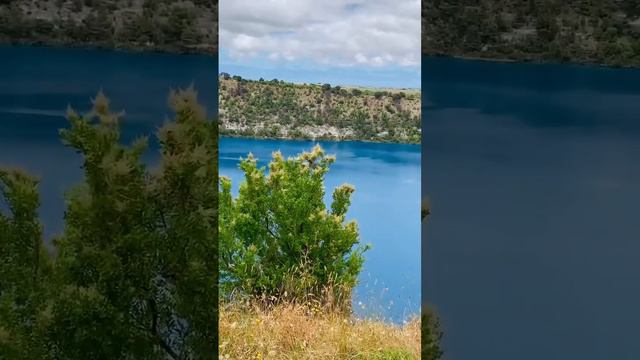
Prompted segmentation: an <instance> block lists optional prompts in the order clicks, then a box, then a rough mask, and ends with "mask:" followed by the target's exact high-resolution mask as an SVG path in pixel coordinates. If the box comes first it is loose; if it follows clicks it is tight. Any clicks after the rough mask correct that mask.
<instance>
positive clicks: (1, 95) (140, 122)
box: [0, 46, 218, 239]
mask: <svg viewBox="0 0 640 360" xmlns="http://www.w3.org/2000/svg"><path fill="white" fill-rule="evenodd" d="M217 72H218V69H217V58H216V57H214V56H201V55H200V56H198V55H171V54H158V53H127V52H113V51H101V50H83V49H66V48H45V47H11V46H0V164H2V165H9V166H14V167H19V168H23V169H25V170H27V171H29V172H30V173H31V174H34V175H37V176H39V177H40V178H41V183H40V190H41V191H40V192H41V203H42V204H41V208H40V210H41V211H40V213H41V218H42V220H43V223H44V233H45V236H46V237H47V239H50V238H51V237H52V236H55V235H56V234H59V233H60V232H61V231H62V219H63V214H64V198H63V196H64V192H65V191H67V190H69V188H70V187H71V186H73V185H74V184H76V183H78V182H79V181H81V179H82V171H81V169H80V165H81V159H80V156H79V155H77V154H76V153H75V152H74V151H73V150H72V149H69V148H66V147H65V146H64V145H63V144H62V142H61V141H60V139H59V137H58V130H59V129H61V128H65V127H67V125H68V122H67V120H66V118H65V114H66V109H67V106H68V105H71V106H72V107H73V108H74V109H76V110H77V111H79V112H86V111H88V110H89V109H90V108H91V99H92V98H93V97H95V95H96V93H97V92H98V91H99V90H100V89H102V90H103V91H104V93H105V94H106V95H107V96H108V97H109V98H110V100H111V108H112V110H113V111H121V110H125V112H126V115H125V117H124V120H123V121H122V138H123V141H126V142H130V141H132V140H133V139H135V138H136V137H138V136H145V135H149V136H150V140H151V144H150V145H151V146H150V149H149V151H147V161H148V162H149V163H153V161H154V159H156V158H157V154H158V153H157V145H156V144H154V143H153V139H154V136H153V134H154V132H155V131H156V129H157V128H158V127H159V126H161V125H162V123H163V122H164V121H165V119H167V118H169V117H172V116H173V114H172V113H171V109H170V108H169V106H168V97H169V93H170V91H171V89H177V88H186V87H188V86H189V85H190V84H193V85H194V87H195V88H196V89H197V90H198V92H199V99H200V101H201V103H202V104H203V105H205V107H206V108H207V109H208V110H209V113H210V114H212V115H215V112H216V111H217V104H218V103H217Z"/></svg>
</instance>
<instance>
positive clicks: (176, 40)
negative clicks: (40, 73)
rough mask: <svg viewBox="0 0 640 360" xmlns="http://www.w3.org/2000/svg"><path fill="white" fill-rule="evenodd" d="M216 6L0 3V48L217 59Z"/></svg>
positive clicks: (123, 0) (164, 0) (160, 0)
mask: <svg viewBox="0 0 640 360" xmlns="http://www.w3.org/2000/svg"><path fill="white" fill-rule="evenodd" d="M217 22H218V2H217V1H214V0H192V1H174V0H0V42H4V43H17V44H46V45H66V46H69V45H71V46H97V47H105V48H126V49H134V50H160V51H170V52H197V53H215V51H216V50H217V44H218V24H217Z"/></svg>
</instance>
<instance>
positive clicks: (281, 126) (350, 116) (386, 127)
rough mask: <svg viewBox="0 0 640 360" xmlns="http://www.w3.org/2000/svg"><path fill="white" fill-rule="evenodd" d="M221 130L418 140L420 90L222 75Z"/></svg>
mask: <svg viewBox="0 0 640 360" xmlns="http://www.w3.org/2000/svg"><path fill="white" fill-rule="evenodd" d="M219 89H220V91H219V103H220V125H221V129H220V130H221V133H222V134H224V135H231V136H247V137H265V138H296V139H310V138H314V139H330V140H331V139H334V140H345V139H350V140H366V141H379V142H403V143H419V142H420V138H421V136H420V134H421V116H420V93H419V92H417V91H413V92H410V91H403V90H395V91H392V90H376V89H365V88H353V89H348V88H344V87H340V86H331V85H330V84H322V85H316V84H304V85H303V84H293V83H287V82H284V81H282V80H278V79H273V80H270V81H265V80H264V79H263V80H262V81H261V80H258V81H254V80H248V79H243V78H242V77H241V76H239V75H234V76H232V75H230V74H228V73H221V74H220V88H219Z"/></svg>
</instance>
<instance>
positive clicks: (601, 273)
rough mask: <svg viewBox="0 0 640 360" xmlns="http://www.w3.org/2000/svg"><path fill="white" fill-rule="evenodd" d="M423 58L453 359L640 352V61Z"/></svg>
mask: <svg viewBox="0 0 640 360" xmlns="http://www.w3.org/2000/svg"><path fill="white" fill-rule="evenodd" d="M422 66H423V68H422V74H423V91H424V93H423V96H424V99H423V100H424V101H423V114H424V115H423V119H425V120H424V124H423V129H424V130H423V131H424V138H423V160H424V161H423V167H422V178H423V184H422V193H423V194H426V195H428V196H429V197H430V198H431V202H432V216H431V218H430V220H429V222H428V223H427V224H423V228H422V230H423V236H424V243H423V244H424V245H423V278H422V279H423V282H424V283H423V299H424V300H425V302H427V303H430V304H432V305H433V306H434V307H435V309H436V310H437V312H438V314H439V316H440V318H441V322H442V325H443V330H444V332H445V335H444V339H443V341H444V344H443V345H444V348H445V349H444V350H445V353H446V355H445V359H449V360H465V359H492V360H513V359H518V360H529V359H531V360H540V359H545V360H566V359H581V360H591V359H592V360H602V359H616V360H631V359H638V356H640V342H639V341H638V340H637V336H636V335H637V333H638V332H637V326H638V324H639V323H640V311H638V309H637V306H638V304H640V261H638V258H639V254H640V226H638V223H639V222H638V216H639V215H638V211H637V207H638V204H640V186H639V185H640V166H638V161H639V159H640V71H639V70H628V69H627V70H622V69H607V68H597V67H587V66H570V65H535V64H499V63H489V62H477V61H463V60H452V59H443V58H439V59H435V58H424V59H423V65H422Z"/></svg>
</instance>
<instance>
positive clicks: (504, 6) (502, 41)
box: [422, 0, 640, 66]
mask: <svg viewBox="0 0 640 360" xmlns="http://www.w3.org/2000/svg"><path fill="white" fill-rule="evenodd" d="M422 17H423V22H422V26H423V31H422V44H423V45H422V46H423V52H425V53H426V54H430V55H453V56H464V57H481V58H501V59H513V60H543V61H562V62H585V63H598V64H606V65H619V66H640V2H639V1H637V0H571V1H561V0H423V1H422Z"/></svg>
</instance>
